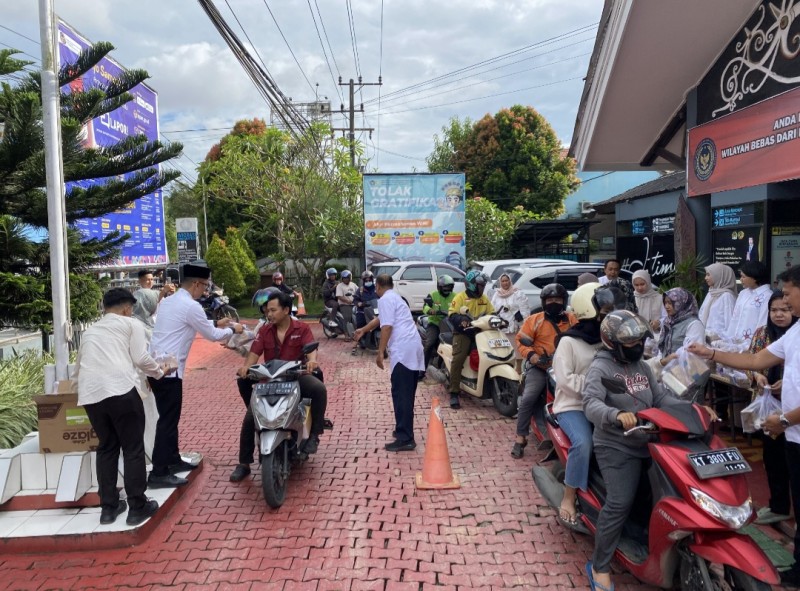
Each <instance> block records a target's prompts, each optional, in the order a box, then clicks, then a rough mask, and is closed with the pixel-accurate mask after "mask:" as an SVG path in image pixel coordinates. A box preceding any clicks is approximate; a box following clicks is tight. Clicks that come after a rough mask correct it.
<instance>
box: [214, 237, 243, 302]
mask: <svg viewBox="0 0 800 591" xmlns="http://www.w3.org/2000/svg"><path fill="white" fill-rule="evenodd" d="M206 262H207V263H208V266H209V267H211V279H212V281H214V283H216V284H217V285H221V286H222V287H223V288H224V289H225V293H226V294H227V295H228V297H229V298H230V299H231V300H236V299H238V298H240V297H241V296H243V295H244V294H245V293H246V291H247V287H246V286H245V284H244V279H243V278H242V274H241V273H240V272H239V268H238V267H237V266H236V261H235V260H234V259H233V256H231V253H230V251H229V250H228V247H227V246H226V245H225V241H224V240H222V239H221V238H220V237H219V236H218V235H217V234H214V237H213V238H212V239H211V244H209V245H208V251H207V252H206Z"/></svg>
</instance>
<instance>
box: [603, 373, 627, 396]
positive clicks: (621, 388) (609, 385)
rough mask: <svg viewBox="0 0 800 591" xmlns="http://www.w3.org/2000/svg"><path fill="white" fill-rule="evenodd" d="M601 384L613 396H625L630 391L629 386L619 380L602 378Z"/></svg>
mask: <svg viewBox="0 0 800 591" xmlns="http://www.w3.org/2000/svg"><path fill="white" fill-rule="evenodd" d="M600 383H601V384H603V386H604V387H605V388H606V390H608V391H609V392H611V393H612V394H625V393H626V392H627V391H628V386H627V385H626V384H625V382H623V381H622V380H620V379H619V378H609V377H602V378H600Z"/></svg>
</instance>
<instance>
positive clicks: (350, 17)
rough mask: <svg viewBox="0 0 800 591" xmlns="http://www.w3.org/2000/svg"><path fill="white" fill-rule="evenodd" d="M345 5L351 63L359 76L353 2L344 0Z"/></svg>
mask: <svg viewBox="0 0 800 591" xmlns="http://www.w3.org/2000/svg"><path fill="white" fill-rule="evenodd" d="M345 4H346V6H347V22H348V24H349V25H350V42H351V44H352V46H353V63H354V64H355V66H356V74H357V75H358V77H359V78H361V63H360V61H359V59H358V41H357V40H356V23H355V20H354V19H353V4H352V3H351V0H345Z"/></svg>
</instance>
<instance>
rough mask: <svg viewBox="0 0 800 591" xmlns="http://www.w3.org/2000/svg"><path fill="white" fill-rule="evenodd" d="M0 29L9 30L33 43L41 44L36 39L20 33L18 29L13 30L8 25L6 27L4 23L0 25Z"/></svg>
mask: <svg viewBox="0 0 800 591" xmlns="http://www.w3.org/2000/svg"><path fill="white" fill-rule="evenodd" d="M0 29H5V30H6V31H11V32H12V33H14V34H15V35H19V36H20V37H22V38H23V39H27V40H28V41H32V42H33V43H35V44H36V45H41V44H40V43H39V41H37V40H36V39H32V38H31V37H28V36H27V35H23V34H22V33H20V32H19V31H15V30H14V29H11V28H9V27H7V26H5V25H0Z"/></svg>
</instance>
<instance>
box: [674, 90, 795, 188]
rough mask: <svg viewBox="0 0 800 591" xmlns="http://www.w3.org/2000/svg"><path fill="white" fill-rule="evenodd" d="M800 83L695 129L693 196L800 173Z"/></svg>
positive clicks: (691, 147)
mask: <svg viewBox="0 0 800 591" xmlns="http://www.w3.org/2000/svg"><path fill="white" fill-rule="evenodd" d="M798 121H800V88H795V89H794V90H790V91H788V92H784V93H783V94H779V95H777V96H774V97H772V98H769V99H767V100H765V101H762V102H760V103H757V104H755V105H752V106H750V107H747V108H745V109H742V110H741V111H737V112H735V113H731V114H730V115H726V116H725V117H722V118H721V119H718V120H717V121H711V122H709V123H706V124H704V125H699V126H697V127H695V128H692V129H690V130H689V160H688V162H687V167H688V169H689V170H688V175H687V176H688V180H689V187H688V189H689V191H688V192H689V196H690V197H693V196H695V195H705V194H706V193H717V192H719V191H729V190H731V189H741V188H742V187H752V186H754V185H763V184H765V183H775V182H780V181H785V180H789V179H794V178H798V177H800V157H798V155H799V154H800V142H799V141H797V140H798V137H799V136H800V126H799V125H798Z"/></svg>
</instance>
